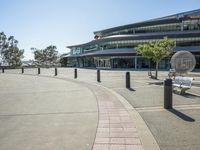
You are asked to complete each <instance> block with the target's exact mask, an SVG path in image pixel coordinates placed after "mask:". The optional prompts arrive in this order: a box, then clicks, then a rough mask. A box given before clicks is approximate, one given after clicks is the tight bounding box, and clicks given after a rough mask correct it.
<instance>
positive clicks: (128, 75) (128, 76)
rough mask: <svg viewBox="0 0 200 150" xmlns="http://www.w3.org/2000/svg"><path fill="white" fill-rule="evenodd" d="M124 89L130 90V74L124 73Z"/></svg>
mask: <svg viewBox="0 0 200 150" xmlns="http://www.w3.org/2000/svg"><path fill="white" fill-rule="evenodd" d="M126 88H127V89H130V88H131V83H130V72H126Z"/></svg>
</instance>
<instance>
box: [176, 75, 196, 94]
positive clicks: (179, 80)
mask: <svg viewBox="0 0 200 150" xmlns="http://www.w3.org/2000/svg"><path fill="white" fill-rule="evenodd" d="M192 80H193V78H191V77H182V76H176V77H175V79H174V83H173V88H174V89H175V88H179V89H180V94H185V91H186V90H188V89H190V88H191V86H192Z"/></svg>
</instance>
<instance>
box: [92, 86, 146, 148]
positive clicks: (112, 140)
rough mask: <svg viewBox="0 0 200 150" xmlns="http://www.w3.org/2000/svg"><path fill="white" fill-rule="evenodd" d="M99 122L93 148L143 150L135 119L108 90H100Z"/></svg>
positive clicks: (98, 96) (98, 97)
mask: <svg viewBox="0 0 200 150" xmlns="http://www.w3.org/2000/svg"><path fill="white" fill-rule="evenodd" d="M98 92H101V93H103V96H101V95H99V94H97V99H98V107H99V123H98V128H97V133H96V139H95V142H94V145H93V150H143V147H142V143H141V141H140V138H139V136H138V132H137V129H136V127H135V124H134V121H133V120H132V119H131V118H130V116H129V113H128V112H127V110H126V109H125V107H124V106H123V104H122V103H121V102H120V101H119V100H117V99H116V98H115V97H114V96H111V95H110V94H109V93H106V92H107V91H104V90H103V91H98Z"/></svg>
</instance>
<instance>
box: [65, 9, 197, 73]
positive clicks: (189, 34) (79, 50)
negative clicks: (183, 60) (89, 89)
mask: <svg viewBox="0 0 200 150" xmlns="http://www.w3.org/2000/svg"><path fill="white" fill-rule="evenodd" d="M94 35H95V36H94V37H95V39H94V40H92V41H90V42H88V43H84V44H79V45H73V46H68V48H70V55H68V56H67V57H66V58H65V59H66V60H67V61H68V64H69V66H76V67H91V68H105V69H112V68H120V69H123V68H125V69H126V68H131V69H146V68H150V67H154V66H155V64H154V63H153V62H150V61H149V60H147V59H145V58H143V57H141V56H138V55H137V54H136V50H135V47H137V46H138V44H142V43H148V42H151V41H158V40H161V39H163V38H164V37H166V36H167V37H168V38H170V39H172V40H173V41H174V45H175V46H174V48H173V52H174V53H175V52H176V51H180V50H187V51H190V52H192V53H193V54H194V55H195V57H196V60H197V64H196V67H195V68H196V69H200V9H199V10H194V11H189V12H184V13H179V14H175V15H171V16H166V17H162V18H157V19H151V20H148V21H144V22H139V23H133V24H129V25H124V26H119V27H114V28H110V29H105V30H101V31H96V32H94ZM169 61H170V58H166V59H163V60H162V61H161V63H160V66H159V67H160V69H169V68H170V63H169Z"/></svg>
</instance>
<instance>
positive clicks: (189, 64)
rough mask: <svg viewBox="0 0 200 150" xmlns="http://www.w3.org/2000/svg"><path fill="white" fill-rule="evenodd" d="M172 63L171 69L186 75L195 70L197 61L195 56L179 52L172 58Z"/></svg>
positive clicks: (186, 52)
mask: <svg viewBox="0 0 200 150" xmlns="http://www.w3.org/2000/svg"><path fill="white" fill-rule="evenodd" d="M170 63H171V67H172V68H173V69H175V70H176V72H177V73H180V74H185V73H187V72H190V71H192V70H193V69H194V67H195V65H196V59H195V57H194V55H193V54H192V53H190V52H188V51H179V52H176V53H175V54H174V55H173V56H172V58H171V62H170Z"/></svg>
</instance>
